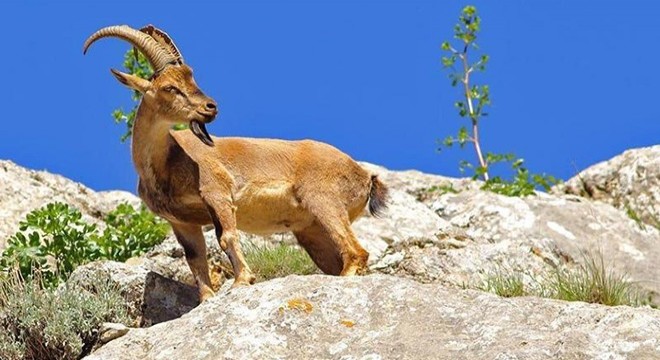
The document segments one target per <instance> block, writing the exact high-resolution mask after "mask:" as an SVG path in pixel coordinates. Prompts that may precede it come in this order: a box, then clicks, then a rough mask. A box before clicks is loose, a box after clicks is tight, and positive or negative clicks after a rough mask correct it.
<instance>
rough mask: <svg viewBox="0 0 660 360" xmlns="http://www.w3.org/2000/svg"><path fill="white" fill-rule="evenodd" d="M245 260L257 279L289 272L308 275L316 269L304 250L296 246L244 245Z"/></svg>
mask: <svg viewBox="0 0 660 360" xmlns="http://www.w3.org/2000/svg"><path fill="white" fill-rule="evenodd" d="M245 260H246V261H247V263H248V264H249V265H250V269H252V271H253V272H254V275H255V276H256V277H257V281H264V280H270V279H274V278H278V277H283V276H287V275H291V274H297V275H310V274H316V273H318V269H317V267H316V265H315V264H314V262H313V261H312V259H311V258H310V257H309V255H307V253H306V252H305V250H303V249H300V248H299V247H296V246H290V245H285V244H278V245H275V246H256V245H251V246H246V247H245Z"/></svg>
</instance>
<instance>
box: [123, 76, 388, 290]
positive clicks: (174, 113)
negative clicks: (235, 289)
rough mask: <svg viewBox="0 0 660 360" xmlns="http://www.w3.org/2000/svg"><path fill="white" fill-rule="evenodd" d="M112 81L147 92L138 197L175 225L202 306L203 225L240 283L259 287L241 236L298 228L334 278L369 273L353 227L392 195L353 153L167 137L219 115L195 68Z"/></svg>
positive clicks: (292, 144) (139, 139)
mask: <svg viewBox="0 0 660 360" xmlns="http://www.w3.org/2000/svg"><path fill="white" fill-rule="evenodd" d="M113 74H115V76H116V77H117V78H118V79H119V81H120V82H122V83H123V84H125V85H128V86H129V87H131V88H133V89H137V90H139V91H141V92H142V93H143V94H144V97H143V100H142V103H141V104H140V107H139V109H138V113H137V118H136V120H135V125H134V132H133V143H132V154H133V162H134V164H135V168H136V170H137V172H138V175H139V184H138V192H139V195H140V197H141V198H142V200H143V201H144V202H145V203H146V204H147V206H148V207H149V208H150V209H151V210H152V211H154V212H155V213H156V214H158V215H160V216H161V217H163V218H165V219H167V220H168V221H169V222H170V224H171V225H172V228H173V229H174V233H175V235H176V237H177V239H178V241H179V242H180V243H181V245H182V246H183V248H184V249H185V254H186V260H187V261H188V264H189V265H190V268H191V270H192V272H193V274H194V276H195V279H196V281H197V284H198V286H199V291H200V297H201V298H202V300H204V299H206V298H208V297H210V296H212V295H213V290H212V289H211V282H210V279H209V275H208V264H207V261H206V246H205V243H204V237H203V235H202V232H201V226H202V225H206V224H214V226H215V228H216V234H217V237H218V241H219V243H220V246H221V247H222V249H223V250H224V251H225V252H226V253H227V255H228V256H229V258H230V260H231V263H232V266H233V268H234V273H235V276H236V280H235V283H234V284H235V285H240V284H250V283H252V282H254V276H253V275H252V273H251V271H250V268H249V266H248V264H247V263H246V262H245V259H244V257H243V254H242V251H241V248H240V243H239V242H238V233H237V230H239V229H240V230H244V231H246V232H250V233H255V234H270V233H274V232H284V231H292V232H293V233H294V234H295V236H296V238H297V239H298V241H299V243H300V245H301V246H302V247H304V248H305V250H306V251H307V252H308V253H309V255H310V256H311V258H312V259H313V260H314V262H315V263H316V264H317V265H318V266H319V268H320V269H321V270H323V271H324V272H325V273H328V274H333V275H354V274H356V273H358V272H361V271H363V270H364V269H365V268H366V264H367V259H368V257H369V254H368V253H367V252H366V251H365V250H364V249H363V248H362V246H360V244H359V243H358V241H357V239H356V238H355V235H354V234H353V231H352V230H351V227H350V224H351V222H353V221H354V220H355V219H356V218H357V217H358V216H359V215H360V214H362V213H363V212H364V209H365V206H367V204H368V205H369V209H370V210H371V212H372V213H374V214H377V213H378V212H379V211H380V210H381V209H382V208H384V205H385V201H386V198H387V189H386V187H385V186H384V185H383V184H382V183H381V182H380V181H379V180H378V179H377V178H376V177H375V176H374V175H372V174H371V173H369V172H367V171H366V170H365V169H363V168H362V167H361V166H359V165H358V164H357V163H356V162H355V161H353V160H352V159H351V158H350V157H349V156H348V155H346V154H344V153H342V152H341V151H339V150H337V149H336V148H334V147H332V146H330V145H327V144H324V143H320V142H316V141H312V140H302V141H283V140H272V139H252V138H213V140H214V144H215V145H214V146H208V145H205V144H204V143H202V142H201V141H200V139H199V138H197V137H196V136H195V135H194V134H193V133H192V132H191V131H189V130H184V131H172V130H170V128H171V126H172V125H173V124H174V123H180V122H188V121H191V120H197V121H203V122H210V121H212V120H213V118H214V117H215V115H216V112H217V109H215V106H210V105H209V104H211V105H214V104H215V102H214V101H213V100H212V99H210V98H208V97H206V96H205V95H204V94H203V93H202V92H201V91H199V88H198V87H197V85H196V84H195V81H194V79H193V77H192V70H191V69H190V68H188V67H187V66H186V65H180V66H170V67H167V68H165V70H164V71H163V72H162V73H161V74H158V75H157V76H155V77H154V79H153V80H152V81H151V82H149V81H147V80H142V79H139V78H136V77H134V76H132V75H128V74H122V73H119V72H115V71H113ZM173 87H174V88H176V89H177V90H173V89H172V88H173Z"/></svg>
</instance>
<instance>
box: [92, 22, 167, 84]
mask: <svg viewBox="0 0 660 360" xmlns="http://www.w3.org/2000/svg"><path fill="white" fill-rule="evenodd" d="M104 37H116V38H120V39H123V40H126V41H128V42H129V43H131V44H133V46H135V47H136V48H138V50H140V51H141V52H142V53H143V54H144V56H146V57H147V59H149V62H150V63H151V66H153V68H154V71H155V72H156V73H158V72H160V71H162V70H163V69H165V68H166V67H167V66H168V65H174V64H176V63H177V59H176V58H175V57H174V56H172V54H170V52H169V51H167V50H165V49H164V48H163V47H162V46H161V45H160V44H159V43H158V41H156V40H155V39H153V38H152V37H151V36H149V35H148V34H145V33H143V32H140V31H137V30H135V29H133V28H131V27H130V26H128V25H116V26H108V27H104V28H103V29H101V30H99V31H97V32H95V33H94V34H92V36H90V37H88V38H87V40H85V45H84V46H83V54H85V53H87V49H88V48H89V47H90V45H92V44H93V43H94V42H95V41H96V40H98V39H101V38H104Z"/></svg>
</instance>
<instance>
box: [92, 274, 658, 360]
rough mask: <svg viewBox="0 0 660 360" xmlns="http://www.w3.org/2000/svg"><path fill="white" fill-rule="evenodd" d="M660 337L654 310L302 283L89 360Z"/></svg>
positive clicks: (358, 353)
mask: <svg viewBox="0 0 660 360" xmlns="http://www.w3.org/2000/svg"><path fill="white" fill-rule="evenodd" d="M658 333H660V312H659V311H657V310H652V309H647V308H641V309H639V308H638V309H634V308H629V307H625V306H621V307H616V308H608V307H604V306H598V305H590V304H585V303H578V302H573V303H567V302H561V301H555V300H547V299H540V298H513V299H505V298H499V297H497V296H494V295H491V294H487V293H481V292H477V291H470V290H456V289H450V288H446V287H443V286H441V285H438V284H435V285H422V284H420V283H417V282H414V281H409V280H404V279H397V278H394V277H388V276H383V275H380V276H368V277H352V278H338V277H328V276H320V275H316V276H306V277H298V276H290V277H287V278H284V279H277V280H273V281H269V282H265V283H261V284H257V285H255V286H252V287H246V288H238V289H234V290H231V291H230V292H223V293H221V294H219V295H217V296H216V297H214V298H212V299H211V300H209V301H208V302H206V303H204V304H202V305H200V306H199V307H197V308H196V309H195V310H193V311H191V312H190V313H188V314H186V315H184V316H183V317H181V318H180V319H176V320H173V321H169V322H165V323H161V324H159V325H155V326H153V327H151V328H147V329H133V330H131V331H130V332H129V333H128V334H126V335H125V336H123V337H121V338H119V339H117V340H114V341H112V342H110V343H109V344H107V345H105V346H103V347H101V348H100V349H99V350H97V351H96V352H94V353H92V354H91V355H90V356H88V357H87V358H86V359H89V360H97V359H98V360H100V359H113V360H115V359H127V360H128V359H131V360H132V359H179V360H188V359H527V360H534V359H595V358H600V359H655V358H659V357H660V338H658Z"/></svg>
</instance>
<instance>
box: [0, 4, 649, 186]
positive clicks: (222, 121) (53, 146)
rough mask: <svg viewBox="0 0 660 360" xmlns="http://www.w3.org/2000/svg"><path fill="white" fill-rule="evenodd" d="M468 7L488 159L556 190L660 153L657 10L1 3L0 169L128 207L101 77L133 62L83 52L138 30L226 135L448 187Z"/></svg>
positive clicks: (215, 129)
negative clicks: (171, 62)
mask: <svg viewBox="0 0 660 360" xmlns="http://www.w3.org/2000/svg"><path fill="white" fill-rule="evenodd" d="M467 4H474V5H476V6H477V7H478V9H479V12H480V14H481V16H482V21H483V26H482V30H483V31H482V37H481V38H480V41H479V43H480V46H481V49H482V50H483V51H484V52H486V53H488V54H489V55H490V56H491V63H490V67H489V69H488V70H487V72H486V73H485V74H483V75H479V76H477V78H476V79H475V80H477V81H478V82H481V83H488V84H489V85H490V86H491V93H492V97H493V106H492V108H491V110H490V114H491V116H490V117H489V118H488V119H486V120H485V122H484V123H483V128H482V133H483V137H484V147H485V148H486V150H490V151H496V152H515V153H517V154H518V155H520V156H522V157H524V158H525V160H526V162H527V164H528V166H529V167H530V168H532V169H533V170H535V171H538V172H542V171H544V172H548V173H551V174H554V175H556V176H558V177H561V178H564V179H565V178H568V177H570V176H572V175H573V174H574V173H575V172H576V171H577V170H580V169H583V168H585V167H587V166H589V165H591V164H594V163H596V162H598V161H601V160H605V159H608V158H610V157H612V156H613V155H616V154H618V153H620V152H622V151H623V150H625V149H628V148H632V147H640V146H648V145H653V144H658V143H659V142H660V119H659V114H658V108H657V107H655V105H656V104H657V103H658V97H659V96H660V93H659V91H658V85H659V84H660V71H659V70H658V68H659V65H658V62H659V60H658V58H660V21H659V20H658V19H659V18H660V2H658V1H630V0H629V1H577V0H573V1H567V0H565V1H559V0H553V1H528V0H519V1H473V2H464V1H449V0H447V1H440V0H438V1H414V0H407V1H381V2H378V1H333V2H330V1H295V2H294V1H278V2H275V1H269V2H266V1H261V2H255V1H247V0H246V1H232V2H226V1H213V2H211V1H208V2H195V1H186V2H184V1H177V2H168V1H153V2H139V1H84V2H83V1H80V2H67V1H60V2H57V3H56V2H50V3H46V2H45V1H41V2H40V1H31V0H22V1H11V0H3V1H2V3H1V4H0V40H1V41H0V44H2V47H3V51H2V54H3V56H2V57H0V65H1V67H0V68H1V69H2V78H3V81H2V86H1V87H0V99H1V100H0V102H1V103H0V104H1V105H2V112H1V114H2V126H1V127H0V159H10V160H13V161H14V162H16V163H18V164H20V165H23V166H27V167H30V168H36V169H47V170H49V171H51V172H55V173H61V174H63V175H65V176H67V177H69V178H72V179H75V180H77V181H80V182H83V183H84V184H86V185H88V186H90V187H92V188H94V189H98V190H105V189H126V190H130V191H134V189H135V185H136V174H135V172H134V170H133V167H132V164H131V162H130V155H129V151H130V150H129V145H128V144H122V143H120V142H119V137H120V135H121V134H122V133H123V131H124V128H123V126H119V125H115V124H114V123H113V120H112V118H111V116H110V114H111V112H112V110H113V109H115V108H116V107H118V106H120V105H123V106H124V107H130V105H131V103H130V97H129V92H128V91H127V90H126V89H125V88H123V87H122V86H120V85H119V84H118V83H117V82H116V81H115V79H114V78H113V77H112V76H111V74H110V72H109V71H108V69H109V68H110V67H114V68H121V64H122V59H123V54H124V52H125V50H126V49H127V48H128V46H127V45H126V43H124V42H121V41H119V40H104V41H101V42H99V43H97V44H95V45H94V46H93V47H92V48H91V50H90V52H89V53H88V55H87V56H83V55H82V51H81V48H82V44H83V41H84V40H85V38H86V37H87V36H88V35H90V34H91V33H92V32H94V31H95V30H97V29H98V28H100V27H103V26H106V25H114V24H124V23H125V24H129V25H132V26H134V27H139V26H142V25H145V24H148V23H153V24H155V25H156V26H159V27H161V28H163V29H164V30H165V31H167V32H168V33H169V34H170V35H172V36H173V38H174V39H175V41H176V42H177V44H178V45H179V48H180V49H181V50H182V52H183V54H184V57H185V59H186V61H187V63H188V64H190V65H191V66H192V67H193V68H194V69H195V75H196V78H197V82H198V83H199V85H200V87H201V88H202V89H203V90H204V91H205V92H206V93H207V94H208V95H210V96H212V97H214V98H215V99H216V100H217V101H218V102H219V104H220V108H221V116H220V117H219V118H218V119H217V120H216V121H215V122H214V123H213V124H212V125H211V126H210V127H209V131H210V132H211V133H213V134H214V135H218V136H226V135H231V136H252V137H272V138H285V139H301V138H312V139H318V140H322V141H326V142H329V143H331V144H333V145H335V146H337V147H338V148H340V149H342V150H344V151H345V152H347V153H349V154H350V155H351V156H353V157H354V158H355V159H359V160H365V161H370V162H374V163H378V164H381V165H384V166H387V167H388V168H392V169H411V168H414V169H419V170H422V171H425V172H432V173H438V174H442V175H450V176H458V175H459V172H458V165H457V164H458V160H459V159H461V158H467V159H469V160H473V154H472V151H471V150H470V151H467V150H466V151H463V152H461V151H458V150H453V151H450V152H443V153H441V154H438V153H437V152H436V150H435V149H436V139H438V138H443V137H445V136H446V135H448V134H451V133H454V132H455V130H456V129H457V128H458V127H459V125H460V121H461V120H460V119H459V118H458V116H457V114H456V111H455V109H454V108H453V105H452V104H453V102H454V101H455V100H456V99H457V96H459V93H458V92H457V89H455V88H452V87H451V86H450V85H449V82H448V79H447V72H446V71H444V70H443V69H442V67H441V65H440V61H439V60H440V57H441V55H442V53H441V50H440V48H439V45H440V43H441V42H442V41H443V40H444V39H448V38H451V35H452V27H453V24H454V23H455V22H456V19H457V16H458V14H459V12H460V10H461V8H462V7H463V6H465V5H467Z"/></svg>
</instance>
